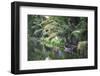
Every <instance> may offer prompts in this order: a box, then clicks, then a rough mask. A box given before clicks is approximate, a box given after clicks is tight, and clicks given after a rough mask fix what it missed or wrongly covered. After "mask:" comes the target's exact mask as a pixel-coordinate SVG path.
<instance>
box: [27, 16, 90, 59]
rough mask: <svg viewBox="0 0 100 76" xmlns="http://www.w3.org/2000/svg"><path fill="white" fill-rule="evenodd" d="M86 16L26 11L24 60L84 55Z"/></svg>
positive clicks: (70, 57)
mask: <svg viewBox="0 0 100 76" xmlns="http://www.w3.org/2000/svg"><path fill="white" fill-rule="evenodd" d="M87 23H88V22H87V17H68V16H42V15H28V60H49V59H52V60H53V59H74V58H75V59H78V58H87V57H88V52H87V51H88V50H87V48H88V47H87V32H88V30H87Z"/></svg>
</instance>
